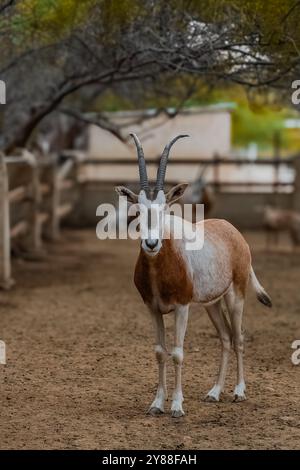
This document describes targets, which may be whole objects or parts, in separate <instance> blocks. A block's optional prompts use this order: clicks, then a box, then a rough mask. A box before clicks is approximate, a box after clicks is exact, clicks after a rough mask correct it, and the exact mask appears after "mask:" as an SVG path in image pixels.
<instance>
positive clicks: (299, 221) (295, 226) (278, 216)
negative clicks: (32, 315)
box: [263, 205, 300, 247]
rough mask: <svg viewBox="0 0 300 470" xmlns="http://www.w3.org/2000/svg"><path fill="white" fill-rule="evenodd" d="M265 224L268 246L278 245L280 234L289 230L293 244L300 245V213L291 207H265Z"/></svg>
mask: <svg viewBox="0 0 300 470" xmlns="http://www.w3.org/2000/svg"><path fill="white" fill-rule="evenodd" d="M263 225H264V228H265V230H266V243H267V247H270V245H271V244H272V243H273V242H274V243H275V244H276V245H278V242H279V234H280V233H281V232H288V234H289V236H290V239H291V241H292V244H293V246H294V247H295V246H298V245H300V213H299V212H296V211H293V210H290V209H278V208H275V207H272V206H269V205H266V206H265V207H264V208H263Z"/></svg>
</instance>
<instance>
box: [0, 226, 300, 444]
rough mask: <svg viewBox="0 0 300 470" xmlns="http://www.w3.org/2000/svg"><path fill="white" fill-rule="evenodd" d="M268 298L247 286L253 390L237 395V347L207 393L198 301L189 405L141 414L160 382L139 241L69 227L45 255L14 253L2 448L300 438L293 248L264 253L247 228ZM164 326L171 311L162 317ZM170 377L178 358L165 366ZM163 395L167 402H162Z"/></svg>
mask: <svg viewBox="0 0 300 470" xmlns="http://www.w3.org/2000/svg"><path fill="white" fill-rule="evenodd" d="M246 236H247V238H248V240H249V242H250V244H251V246H252V249H253V256H254V263H253V264H254V267H255V270H256V273H257V275H258V277H259V279H260V280H261V282H262V283H263V284H264V286H265V287H266V289H267V290H268V291H269V293H270V294H271V296H272V298H273V301H274V308H273V310H268V309H265V308H264V307H263V306H261V304H259V303H258V302H257V301H256V299H255V297H254V295H253V294H251V295H250V294H249V298H248V303H247V310H246V314H245V322H244V326H245V329H246V336H247V342H246V354H245V366H246V378H247V386H248V391H247V396H248V400H247V401H246V402H243V403H239V404H235V403H232V396H231V394H232V390H233V386H234V377H235V374H234V367H233V366H234V357H233V356H232V359H231V367H230V373H229V376H228V380H227V387H226V393H225V394H224V396H223V400H222V402H220V403H218V404H215V403H205V402H204V401H203V397H204V396H205V394H206V392H207V391H208V390H209V388H210V387H211V386H212V384H213V383H214V378H215V374H216V371H217V365H218V361H219V343H218V339H217V337H216V335H215V332H214V329H213V327H212V325H211V324H210V322H209V319H208V317H207V315H206V312H205V311H204V310H202V309H201V308H199V307H198V306H193V307H192V309H191V315H190V320H189V328H188V333H187V337H186V342H185V353H186V355H185V365H184V370H183V383H184V393H185V412H186V416H185V417H184V418H181V419H174V418H173V419H172V418H171V417H170V414H169V412H167V413H166V414H165V415H164V416H161V417H151V416H147V415H146V413H145V412H146V410H147V408H148V406H149V405H150V403H151V401H152V399H153V396H154V392H155V387H156V364H155V359H154V354H153V344H154V339H153V338H154V336H153V334H152V325H151V322H150V318H149V314H148V313H147V311H146V309H145V308H144V306H143V303H142V301H141V300H140V297H139V295H138V293H137V291H136V290H135V287H134V285H133V282H132V275H133V268H134V262H135V257H136V253H137V249H138V247H137V245H136V244H135V243H134V242H128V241H102V242H101V241H98V240H97V239H96V237H95V234H94V232H92V231H72V232H65V233H64V234H63V238H62V240H61V242H60V243H58V244H56V245H52V246H51V247H49V256H48V258H47V260H46V261H43V262H38V263H37V262H35V263H33V262H28V261H26V262H25V261H20V260H16V261H15V263H14V275H15V279H16V281H17V286H16V287H15V288H14V289H13V290H12V291H11V292H1V293H0V310H1V312H0V314H1V326H0V339H2V340H4V341H5V342H6V346H7V365H6V366H3V365H0V387H1V396H0V406H1V411H0V447H1V449H8V448H13V449H30V448H33V449H51V448H56V449H229V448H233V449H249V448H250V449H282V448H283V449H287V448H298V449H299V448H300V365H299V366H294V365H292V363H291V359H290V358H291V353H292V349H291V343H292V341H293V340H295V339H300V284H299V281H300V253H297V254H294V253H291V252H289V250H288V248H287V247H286V246H284V247H283V249H282V250H281V251H273V252H271V253H266V252H265V250H264V247H263V241H264V240H263V238H262V235H261V234H248V235H247V234H246ZM167 320H168V321H167V324H168V335H169V338H170V337H171V334H172V323H173V322H172V320H173V319H172V316H171V315H169V318H168V319H167ZM168 372H169V373H168V381H169V384H170V388H172V383H173V368H172V364H171V363H170V367H169V371H168ZM169 406H170V403H169V404H168V407H169Z"/></svg>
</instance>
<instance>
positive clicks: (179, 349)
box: [171, 305, 189, 418]
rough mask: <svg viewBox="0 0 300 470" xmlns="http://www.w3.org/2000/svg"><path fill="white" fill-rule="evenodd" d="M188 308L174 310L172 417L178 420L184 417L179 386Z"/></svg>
mask: <svg viewBox="0 0 300 470" xmlns="http://www.w3.org/2000/svg"><path fill="white" fill-rule="evenodd" d="M188 315H189V306H188V305H180V306H177V307H176V309H175V334H174V348H173V351H172V358H173V363H174V367H175V389H174V392H173V397H172V406H171V411H172V417H173V418H179V417H180V416H183V415H184V411H183V408H182V403H183V394H182V385H181V369H182V363H183V343H184V337H185V332H186V327H187V322H188Z"/></svg>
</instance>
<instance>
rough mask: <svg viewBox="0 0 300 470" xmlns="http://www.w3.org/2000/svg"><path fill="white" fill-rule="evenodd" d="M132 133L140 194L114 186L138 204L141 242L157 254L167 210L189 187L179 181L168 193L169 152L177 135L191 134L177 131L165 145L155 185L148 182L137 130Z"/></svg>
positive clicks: (145, 247) (150, 251) (179, 136)
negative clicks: (166, 186) (166, 189)
mask: <svg viewBox="0 0 300 470" xmlns="http://www.w3.org/2000/svg"><path fill="white" fill-rule="evenodd" d="M130 135H131V136H132V137H133V139H134V142H135V145H136V148H137V156H138V164H139V175H140V187H141V189H140V192H139V194H135V193H134V192H132V191H131V190H130V189H128V188H126V187H124V186H117V187H116V188H115V189H116V191H117V193H118V194H119V195H121V196H126V197H127V200H128V202H130V203H132V204H138V206H139V212H140V231H141V238H142V242H141V246H142V249H143V250H144V251H145V252H146V253H147V254H148V255H150V256H154V255H155V254H157V253H158V252H159V250H160V249H161V247H162V239H163V235H164V215H165V212H166V211H167V210H168V206H169V205H170V204H172V203H173V202H175V201H176V200H177V199H179V198H180V197H181V196H182V195H183V193H184V191H185V189H186V187H187V183H181V184H177V185H176V186H174V187H173V188H172V189H170V191H168V192H167V193H165V191H164V183H165V176H166V170H167V163H168V157H169V153H170V150H171V147H172V146H173V145H174V144H175V142H176V141H177V140H178V139H181V138H183V137H188V135H178V136H177V137H175V138H174V139H172V140H171V142H169V143H168V144H167V145H166V146H165V148H164V151H163V153H162V155H161V158H160V162H159V166H158V170H157V177H156V183H155V186H154V187H150V185H149V181H148V176H147V168H146V161H145V157H144V151H143V147H142V145H141V143H140V141H139V139H138V137H137V136H136V134H130Z"/></svg>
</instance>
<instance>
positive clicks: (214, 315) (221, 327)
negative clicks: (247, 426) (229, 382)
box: [206, 300, 231, 401]
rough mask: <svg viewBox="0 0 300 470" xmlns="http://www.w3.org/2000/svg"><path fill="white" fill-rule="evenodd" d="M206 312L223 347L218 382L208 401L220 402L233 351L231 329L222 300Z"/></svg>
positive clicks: (208, 395) (207, 397) (209, 307)
mask: <svg viewBox="0 0 300 470" xmlns="http://www.w3.org/2000/svg"><path fill="white" fill-rule="evenodd" d="M206 310H207V313H208V315H209V317H210V319H211V321H212V323H213V324H214V326H215V328H216V330H217V332H218V335H219V337H220V341H221V346H222V353H221V354H222V355H221V364H220V368H219V373H218V377H217V381H216V383H215V385H214V386H213V388H212V389H211V390H210V391H209V392H208V394H207V396H206V401H219V399H220V395H221V393H222V391H223V389H224V384H225V377H226V372H227V367H228V360H229V354H230V349H231V329H230V326H229V324H228V321H227V318H226V317H225V314H224V313H223V311H222V305H221V300H219V301H218V302H216V303H215V304H213V305H210V306H208V307H206Z"/></svg>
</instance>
